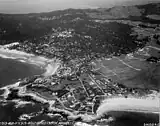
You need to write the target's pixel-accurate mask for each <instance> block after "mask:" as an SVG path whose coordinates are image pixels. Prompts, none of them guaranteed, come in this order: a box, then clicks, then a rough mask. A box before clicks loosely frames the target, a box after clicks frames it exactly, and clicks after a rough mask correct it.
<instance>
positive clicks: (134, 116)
mask: <svg viewBox="0 0 160 126" xmlns="http://www.w3.org/2000/svg"><path fill="white" fill-rule="evenodd" d="M116 113H118V114H119V116H118V117H116V119H115V121H114V122H112V123H111V124H110V126H145V125H147V124H148V125H149V124H154V126H159V125H158V122H159V116H158V114H147V113H137V112H116Z"/></svg>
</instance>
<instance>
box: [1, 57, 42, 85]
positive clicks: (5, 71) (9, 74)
mask: <svg viewBox="0 0 160 126" xmlns="http://www.w3.org/2000/svg"><path fill="white" fill-rule="evenodd" d="M43 72H44V70H42V69H40V67H38V66H36V65H31V64H27V63H22V62H20V61H17V60H13V59H4V58H0V87H2V86H4V85H8V84H12V83H15V82H17V80H18V79H23V78H25V77H30V76H33V75H39V74H42V73H43Z"/></svg>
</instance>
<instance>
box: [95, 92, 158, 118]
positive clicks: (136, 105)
mask: <svg viewBox="0 0 160 126" xmlns="http://www.w3.org/2000/svg"><path fill="white" fill-rule="evenodd" d="M115 111H116V112H137V113H144V114H145V113H146V114H147V113H148V114H149V113H150V114H159V112H160V98H158V95H157V96H155V97H154V98H150V97H146V98H134V97H130V98H123V97H122V98H121V97H117V98H109V99H105V100H104V101H102V103H101V105H100V106H99V108H98V109H97V116H102V115H104V114H111V115H112V114H113V116H118V115H115V114H114V112H115Z"/></svg>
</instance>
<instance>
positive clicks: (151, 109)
mask: <svg viewBox="0 0 160 126" xmlns="http://www.w3.org/2000/svg"><path fill="white" fill-rule="evenodd" d="M19 83H20V82H17V83H15V84H12V85H8V86H5V87H3V88H0V89H1V90H5V92H4V94H3V95H1V96H3V97H4V98H5V99H6V98H7V97H8V94H9V93H10V91H9V89H12V88H13V89H18V90H19V91H18V95H19V96H31V97H32V98H33V99H34V100H36V101H39V102H41V103H48V104H49V108H48V109H49V111H50V112H52V111H57V112H64V113H65V114H66V115H68V118H69V119H73V120H75V119H77V118H79V117H80V118H81V119H82V120H83V122H86V123H88V122H92V121H94V120H98V119H100V118H101V117H103V116H104V115H107V114H108V115H110V116H111V118H109V119H107V121H108V122H110V121H113V120H114V118H115V117H119V116H121V114H122V115H123V113H124V112H133V113H139V114H151V115H152V114H153V115H155V114H156V115H158V114H159V112H160V110H159V109H160V108H159V105H160V104H159V100H158V95H159V93H157V94H156V95H155V94H154V93H153V94H150V95H146V96H147V97H145V98H135V97H130V98H124V97H114V98H107V99H105V100H103V101H102V103H101V105H100V106H99V107H98V109H97V112H96V113H95V114H80V113H79V114H78V113H76V111H70V110H66V109H64V108H63V109H59V108H55V107H54V104H55V100H56V98H53V99H47V98H45V97H43V96H41V95H40V94H38V93H36V92H28V91H27V90H26V88H25V86H23V87H19ZM153 95H154V98H153ZM15 102H16V101H15ZM17 105H18V104H17ZM23 105H25V102H24V103H23ZM19 106H20V105H19Z"/></svg>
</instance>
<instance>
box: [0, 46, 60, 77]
mask: <svg viewBox="0 0 160 126" xmlns="http://www.w3.org/2000/svg"><path fill="white" fill-rule="evenodd" d="M0 57H2V58H8V59H15V60H18V61H20V62H26V63H29V64H34V65H37V66H39V67H41V68H43V69H45V73H44V74H43V75H44V76H50V75H53V74H54V73H55V72H56V71H57V69H58V68H59V67H60V61H59V60H57V59H48V58H46V57H43V56H35V55H34V54H28V53H25V52H22V51H17V50H9V49H8V48H6V46H5V45H4V46H0Z"/></svg>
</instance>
